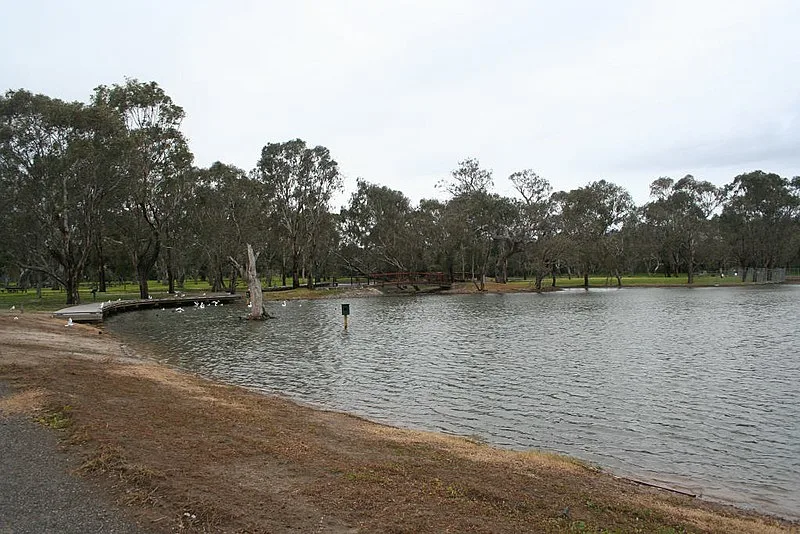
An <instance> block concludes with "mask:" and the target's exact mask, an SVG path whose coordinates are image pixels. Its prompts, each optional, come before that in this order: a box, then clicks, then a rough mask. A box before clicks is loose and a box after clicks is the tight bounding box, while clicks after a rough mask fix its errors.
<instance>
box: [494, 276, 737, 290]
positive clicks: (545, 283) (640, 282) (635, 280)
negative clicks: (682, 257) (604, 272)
mask: <svg viewBox="0 0 800 534" xmlns="http://www.w3.org/2000/svg"><path fill="white" fill-rule="evenodd" d="M509 284H512V285H518V286H519V287H521V288H522V287H528V286H531V285H532V284H533V281H532V280H512V281H510V282H509ZM741 284H742V281H741V278H738V277H732V276H726V277H725V278H720V277H719V276H713V275H709V276H695V277H694V284H693V285H694V286H697V287H703V286H716V285H726V286H727V285H741ZM550 285H551V279H550V278H545V279H544V280H542V287H543V288H548V287H550ZM622 285H623V286H627V287H631V286H682V285H687V284H686V275H685V274H682V275H680V276H677V277H675V276H672V277H664V276H659V275H652V276H648V275H646V274H637V275H633V276H629V275H628V276H623V277H622ZM616 286H617V279H616V278H614V277H613V276H612V277H605V276H590V277H589V287H616ZM556 287H562V288H564V287H567V288H569V287H583V277H582V276H573V277H572V278H567V277H566V276H560V277H558V278H556Z"/></svg>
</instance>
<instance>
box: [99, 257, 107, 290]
mask: <svg viewBox="0 0 800 534" xmlns="http://www.w3.org/2000/svg"><path fill="white" fill-rule="evenodd" d="M97 279H98V280H97V281H98V286H99V287H98V288H97V290H98V291H99V292H100V293H105V292H106V291H107V289H108V283H107V282H106V266H105V262H103V257H102V256H101V257H100V267H99V268H98V270H97Z"/></svg>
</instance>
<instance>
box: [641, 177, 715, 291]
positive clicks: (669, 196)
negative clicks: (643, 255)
mask: <svg viewBox="0 0 800 534" xmlns="http://www.w3.org/2000/svg"><path fill="white" fill-rule="evenodd" d="M650 192H651V196H653V197H654V200H653V201H652V202H650V203H649V204H648V205H647V207H646V208H645V213H646V216H647V218H648V220H649V221H650V222H651V224H653V225H654V226H656V227H658V228H661V229H662V232H661V240H662V244H663V245H664V247H665V248H666V249H667V250H669V251H670V254H671V255H672V261H673V262H674V263H675V264H676V266H677V264H678V263H680V260H679V257H678V255H679V254H681V255H682V258H683V262H682V263H684V265H685V267H686V272H687V280H686V281H687V283H689V284H692V283H694V271H695V268H696V266H697V261H696V260H697V254H698V247H699V244H700V242H701V240H702V239H703V238H704V237H705V236H707V235H708V231H709V227H708V221H709V218H710V217H711V215H712V214H713V213H714V210H715V209H717V207H719V205H720V204H721V203H722V201H723V199H724V192H723V191H722V190H721V189H720V188H718V187H716V186H715V185H713V184H712V183H710V182H707V181H701V180H696V179H695V178H694V177H693V176H692V175H686V176H684V177H683V178H681V179H680V180H678V181H674V180H673V179H672V178H668V177H662V178H659V179H657V180H655V181H654V182H653V183H652V184H651V185H650Z"/></svg>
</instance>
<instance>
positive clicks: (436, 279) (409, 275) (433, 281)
mask: <svg viewBox="0 0 800 534" xmlns="http://www.w3.org/2000/svg"><path fill="white" fill-rule="evenodd" d="M367 283H368V284H369V285H378V286H382V287H385V286H387V285H389V286H396V287H397V288H398V289H401V290H406V289H409V288H412V289H413V290H415V291H422V290H423V288H424V289H427V290H430V289H431V288H435V289H450V288H451V287H452V285H453V282H452V281H451V280H450V277H449V276H447V274H445V273H442V272H419V271H399V272H394V273H372V274H370V275H369V277H368V282H367Z"/></svg>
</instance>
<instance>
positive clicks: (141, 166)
mask: <svg viewBox="0 0 800 534" xmlns="http://www.w3.org/2000/svg"><path fill="white" fill-rule="evenodd" d="M93 102H94V104H95V105H96V106H98V107H105V108H108V109H111V110H114V111H115V112H116V113H117V114H118V115H119V117H120V118H121V120H122V121H123V123H124V125H125V130H126V139H127V150H126V151H125V154H124V156H123V158H122V159H121V163H120V166H119V169H118V172H119V173H120V174H121V176H122V177H123V179H124V183H125V185H126V193H125V195H124V198H123V200H122V202H121V203H120V205H119V206H118V207H117V209H116V210H114V211H113V213H112V214H111V217H110V219H111V224H110V228H109V237H110V238H111V239H114V240H115V241H116V242H117V243H119V244H120V245H121V246H123V247H124V249H125V250H126V252H127V254H128V256H129V258H130V260H131V264H132V266H133V268H134V271H135V273H136V275H137V278H138V282H139V293H140V296H141V298H147V297H148V296H149V290H148V277H149V275H150V271H151V270H152V268H153V266H154V265H155V264H156V261H157V260H158V258H159V255H160V254H161V252H162V246H163V244H164V241H165V238H166V240H167V241H171V240H173V239H175V238H176V237H175V236H174V232H175V226H176V225H175V224H174V222H175V218H177V217H179V216H180V215H181V213H182V212H181V210H180V209H178V208H177V207H176V204H177V203H179V202H182V201H183V200H184V199H186V196H185V195H186V194H187V192H186V190H185V181H186V179H187V176H189V170H190V168H191V163H192V154H191V152H190V151H189V147H188V144H187V142H186V138H185V137H184V136H183V134H182V133H181V132H180V126H181V122H182V121H183V118H184V115H185V114H184V111H183V108H181V107H180V106H178V105H177V104H175V103H174V102H173V101H172V98H170V97H169V96H168V95H167V94H166V93H165V92H164V90H163V89H161V87H159V86H158V84H157V83H155V82H147V83H145V82H139V81H138V80H135V79H127V80H126V81H125V83H124V84H122V85H119V84H114V85H112V86H110V87H109V86H105V85H101V86H99V87H97V88H96V89H95V91H94V96H93ZM169 265H171V262H169Z"/></svg>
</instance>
